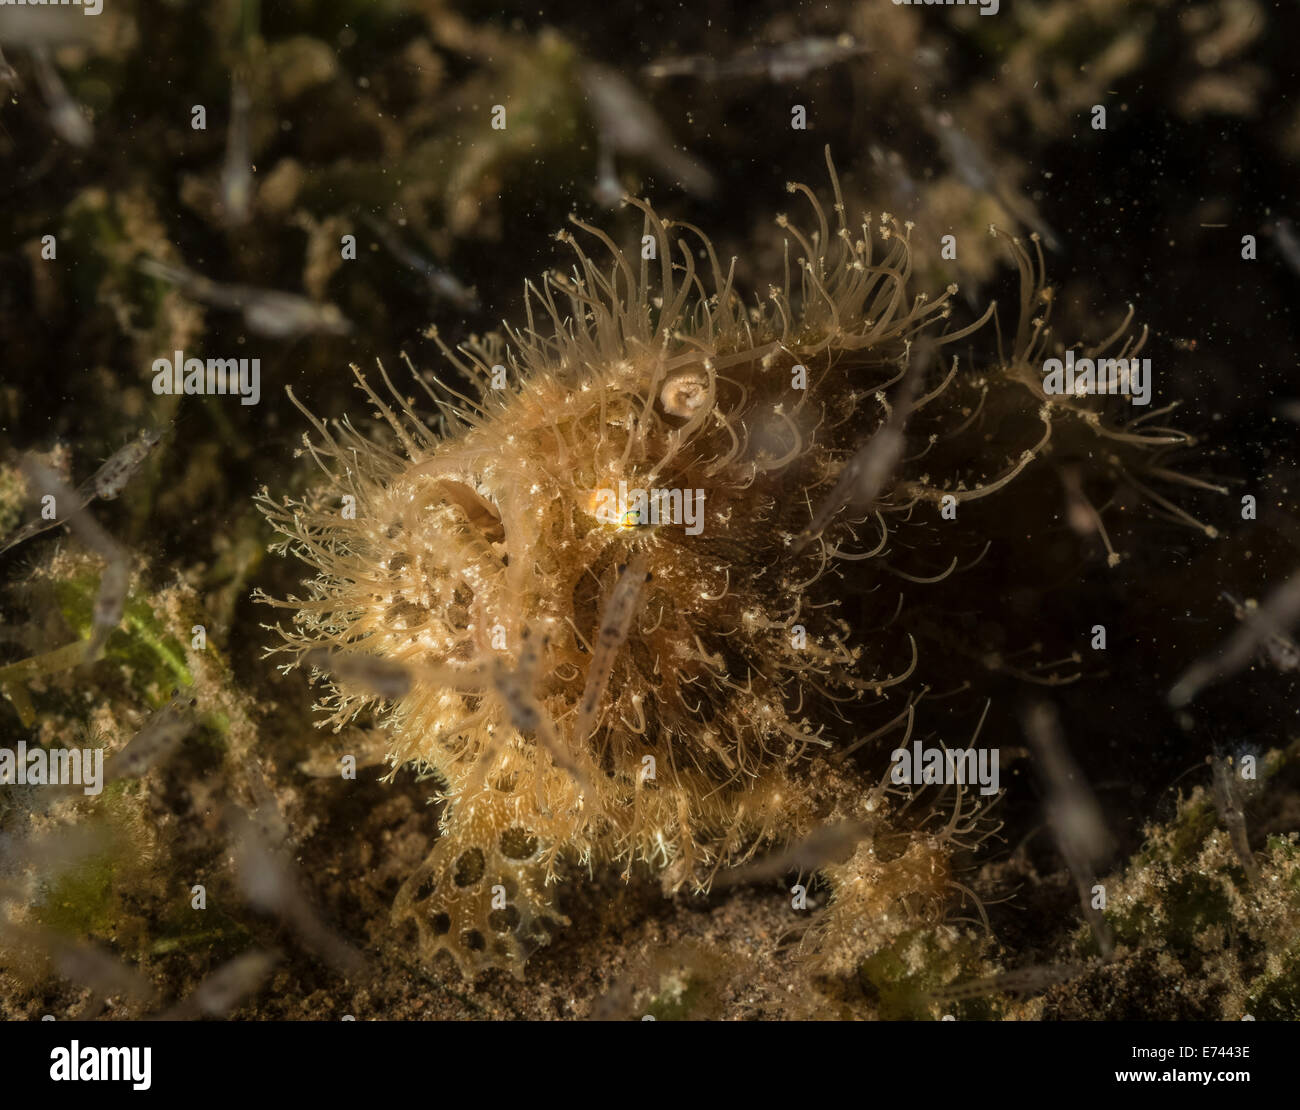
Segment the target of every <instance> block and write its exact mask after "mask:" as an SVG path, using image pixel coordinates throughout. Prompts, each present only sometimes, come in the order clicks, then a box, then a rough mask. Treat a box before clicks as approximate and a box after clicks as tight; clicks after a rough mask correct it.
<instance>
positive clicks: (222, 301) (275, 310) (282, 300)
mask: <svg viewBox="0 0 1300 1110" xmlns="http://www.w3.org/2000/svg"><path fill="white" fill-rule="evenodd" d="M140 269H141V270H143V271H144V272H145V273H146V274H148V275H149V276H150V277H154V278H157V279H158V280H160V281H165V282H168V283H170V284H172V285H174V286H176V288H177V289H179V290H180V291H181V292H182V293H184V294H185V295H186V296H187V297H190V298H192V299H194V300H196V301H202V302H203V303H204V304H210V305H212V306H213V307H215V308H226V309H232V310H238V311H240V312H242V313H243V314H244V323H245V324H247V325H248V328H249V330H250V331H253V332H256V333H257V334H258V335H265V336H268V337H269V338H272V339H296V338H298V337H299V336H303V335H314V334H315V335H348V334H349V333H350V332H351V331H352V323H351V321H349V320H348V319H347V318H346V317H345V316H344V315H343V313H342V312H340V311H339V309H338V307H337V306H336V305H332V304H317V303H316V302H315V301H312V300H308V299H307V298H306V297H300V296H298V295H297V294H296V293H281V292H279V291H277V290H274V289H259V288H257V287H256V286H252V285H223V284H221V283H220V282H216V281H213V280H212V279H211V278H206V277H204V276H203V275H202V274H197V273H195V272H194V271H193V270H190V269H187V268H186V267H184V266H172V265H169V264H168V263H166V262H159V261H158V260H157V259H153V258H146V259H144V260H143V261H141V263H140Z"/></svg>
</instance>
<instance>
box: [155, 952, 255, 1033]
mask: <svg viewBox="0 0 1300 1110" xmlns="http://www.w3.org/2000/svg"><path fill="white" fill-rule="evenodd" d="M279 962H280V954H279V953H278V952H263V951H262V950H261V949H254V950H253V951H252V952H245V953H244V954H243V955H240V956H236V957H235V958H234V959H233V960H227V961H226V962H225V963H224V964H222V965H221V966H220V967H219V968H217V970H216V971H214V972H213V973H212V974H211V975H209V976H208V977H207V978H206V979H204V980H203V982H202V983H200V984H199V985H198V987H197V988H196V989H195V991H194V993H193V994H191V995H190V996H189V997H188V998H184V999H182V1000H181V1001H180V1002H178V1003H176V1005H175V1006H173V1007H172V1008H171V1009H170V1010H168V1011H167V1012H166V1013H164V1014H160V1015H159V1018H158V1020H160V1021H193V1020H194V1019H195V1018H200V1017H211V1018H220V1017H225V1016H226V1015H227V1014H229V1013H230V1011H231V1010H233V1009H234V1008H235V1007H236V1006H238V1005H239V1004H240V1003H241V1002H243V1001H244V999H245V998H247V997H248V996H249V995H251V994H252V993H253V992H254V991H256V990H257V989H258V988H259V987H260V986H261V985H262V984H263V983H264V982H265V981H266V977H267V976H268V975H270V974H271V972H272V971H273V970H274V969H275V965H276V964H277V963H279Z"/></svg>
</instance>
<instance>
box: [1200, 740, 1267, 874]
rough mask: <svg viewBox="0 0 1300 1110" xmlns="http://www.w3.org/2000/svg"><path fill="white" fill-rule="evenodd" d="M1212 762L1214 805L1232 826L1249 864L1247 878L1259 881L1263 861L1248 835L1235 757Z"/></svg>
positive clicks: (1236, 844) (1240, 856)
mask: <svg viewBox="0 0 1300 1110" xmlns="http://www.w3.org/2000/svg"><path fill="white" fill-rule="evenodd" d="M1211 766H1212V767H1213V771H1214V808H1215V809H1217V810H1218V811H1219V819H1220V820H1221V821H1222V822H1223V825H1224V828H1226V829H1227V830H1228V838H1229V839H1230V840H1231V841H1232V850H1233V851H1234V852H1235V853H1236V854H1237V859H1239V860H1240V861H1241V866H1242V867H1243V868H1245V871H1246V878H1247V880H1248V881H1249V882H1250V883H1251V884H1252V885H1255V884H1258V883H1259V864H1258V863H1257V862H1256V861H1255V854H1254V853H1253V852H1252V851H1251V850H1250V837H1249V836H1247V835H1246V814H1245V812H1244V811H1243V809H1242V807H1241V798H1240V792H1239V791H1238V789H1237V781H1236V777H1235V776H1234V775H1233V773H1232V760H1230V759H1227V758H1225V757H1222V756H1219V757H1216V758H1214V759H1213V760H1212V761H1211Z"/></svg>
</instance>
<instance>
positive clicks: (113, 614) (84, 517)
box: [9, 455, 131, 663]
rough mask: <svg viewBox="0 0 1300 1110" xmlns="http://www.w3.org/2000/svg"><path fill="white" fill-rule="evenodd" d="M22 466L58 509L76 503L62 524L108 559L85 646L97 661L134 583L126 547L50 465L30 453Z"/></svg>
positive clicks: (90, 657)
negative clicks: (113, 536) (79, 500)
mask: <svg viewBox="0 0 1300 1110" xmlns="http://www.w3.org/2000/svg"><path fill="white" fill-rule="evenodd" d="M22 469H23V471H24V473H25V474H26V475H27V479H28V482H29V483H30V487H31V489H32V490H35V489H43V490H45V494H46V495H47V496H52V497H53V498H54V503H55V506H56V508H57V506H58V505H59V504H63V505H71V506H73V507H72V509H71V510H70V511H69V512H68V513H67V514H66V515H65V516H64V517H63V518H62V520H60V521H59V523H66V524H67V526H68V528H69V529H71V531H72V533H73V535H75V536H76V537H77V538H78V539H79V540H81V542H82V543H83V544H85V545H86V546H87V547H88V548H90V550H91V551H93V552H94V553H95V554H96V555H99V556H100V557H102V558H103V559H104V561H105V564H106V565H105V567H104V575H103V577H102V578H101V579H100V583H99V593H98V594H97V595H96V596H95V608H94V614H93V619H92V624H91V635H90V643H89V644H88V645H87V647H86V655H85V661H86V662H88V663H90V662H94V661H95V660H96V659H98V658H99V656H100V653H101V652H102V651H103V650H104V645H105V643H107V641H108V637H109V635H110V634H111V633H112V632H113V630H114V629H115V628H117V626H118V624H120V623H121V620H122V612H123V610H124V609H125V608H126V595H127V591H128V589H129V587H130V584H131V560H130V557H129V556H128V554H127V552H126V549H125V548H124V547H122V546H121V545H120V544H118V542H117V541H116V540H114V539H113V538H112V537H111V536H110V535H109V534H108V533H107V532H105V531H104V529H103V528H101V527H100V525H99V522H98V521H97V520H95V518H94V517H93V516H91V515H90V513H88V512H87V511H86V508H85V506H86V503H87V502H86V501H82V502H81V503H80V504H78V503H77V494H74V493H73V492H72V491H71V490H70V489H68V487H67V486H65V485H64V484H63V480H62V479H61V478H60V477H59V476H58V474H56V473H55V472H54V471H53V470H52V469H51V468H50V467H48V466H46V465H45V464H44V463H42V462H40V461H39V460H37V459H36V458H35V457H34V456H31V455H29V456H27V458H25V459H24V460H23V463H22ZM9 546H12V544H10V545H9Z"/></svg>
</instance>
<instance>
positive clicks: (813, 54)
mask: <svg viewBox="0 0 1300 1110" xmlns="http://www.w3.org/2000/svg"><path fill="white" fill-rule="evenodd" d="M867 53H870V48H869V47H866V46H862V45H860V44H859V43H857V42H856V41H855V40H854V39H853V37H852V36H851V35H840V36H839V37H838V38H828V37H826V36H820V35H811V36H809V37H808V38H803V39H793V40H791V41H790V42H783V43H779V44H777V45H776V46H753V47H750V48H749V49H747V50H744V51H741V52H740V53H739V54H735V55H733V56H732V57H730V58H714V57H712V56H710V55H708V54H688V55H686V56H684V57H680V58H661V59H659V60H658V61H656V62H651V63H650V64H649V65H648V66H646V67H644V69H642V71H641V72H642V73H644V74H645V75H646V76H647V77H653V78H656V79H662V78H665V77H694V78H697V79H699V80H701V81H721V80H724V79H728V78H736V77H766V78H767V79H768V80H770V81H799V80H802V79H803V78H804V77H807V76H808V74H810V73H812V72H813V70H817V69H826V68H828V67H829V66H833V65H838V64H839V63H840V62H844V61H848V59H850V58H857V57H860V56H861V55H863V54H867Z"/></svg>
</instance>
